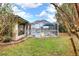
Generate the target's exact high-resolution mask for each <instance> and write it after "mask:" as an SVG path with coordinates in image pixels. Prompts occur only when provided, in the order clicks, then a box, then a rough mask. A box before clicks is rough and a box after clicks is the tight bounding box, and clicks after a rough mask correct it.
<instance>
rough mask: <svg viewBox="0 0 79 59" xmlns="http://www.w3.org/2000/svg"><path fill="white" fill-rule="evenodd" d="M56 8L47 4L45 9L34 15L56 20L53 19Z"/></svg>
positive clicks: (53, 20)
mask: <svg viewBox="0 0 79 59" xmlns="http://www.w3.org/2000/svg"><path fill="white" fill-rule="evenodd" d="M55 13H56V10H55V8H54V6H48V7H47V9H46V10H43V11H42V12H41V13H40V14H38V15H36V16H38V17H41V18H42V17H46V18H47V20H48V21H50V22H56V19H55Z"/></svg>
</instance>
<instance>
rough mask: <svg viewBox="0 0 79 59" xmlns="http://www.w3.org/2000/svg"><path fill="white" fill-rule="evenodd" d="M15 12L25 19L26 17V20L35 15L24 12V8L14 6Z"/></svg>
mask: <svg viewBox="0 0 79 59" xmlns="http://www.w3.org/2000/svg"><path fill="white" fill-rule="evenodd" d="M13 11H14V12H13V13H14V14H15V15H18V16H20V17H22V18H23V19H26V20H29V19H30V18H31V17H33V15H31V14H29V13H26V12H24V11H23V10H20V9H19V8H18V7H16V6H14V7H13Z"/></svg>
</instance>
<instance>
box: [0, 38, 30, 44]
mask: <svg viewBox="0 0 79 59" xmlns="http://www.w3.org/2000/svg"><path fill="white" fill-rule="evenodd" d="M27 38H28V37H27ZM27 38H26V37H24V38H21V39H19V40H14V41H10V42H6V43H4V42H0V46H6V45H12V44H17V43H20V42H23V41H25V40H26V39H27Z"/></svg>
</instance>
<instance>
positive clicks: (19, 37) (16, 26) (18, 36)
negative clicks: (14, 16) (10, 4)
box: [13, 23, 27, 40]
mask: <svg viewBox="0 0 79 59" xmlns="http://www.w3.org/2000/svg"><path fill="white" fill-rule="evenodd" d="M24 29H25V31H24V34H22V35H18V23H16V24H15V26H14V30H13V33H14V35H13V40H19V39H21V38H23V37H25V36H26V34H27V32H26V25H25V28H24Z"/></svg>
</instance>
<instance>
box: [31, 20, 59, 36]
mask: <svg viewBox="0 0 79 59" xmlns="http://www.w3.org/2000/svg"><path fill="white" fill-rule="evenodd" d="M58 28H59V25H58V23H57V22H55V23H49V22H46V23H42V22H41V23H35V24H34V23H33V24H31V35H32V36H34V37H57V36H58V34H59V29H58Z"/></svg>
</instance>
